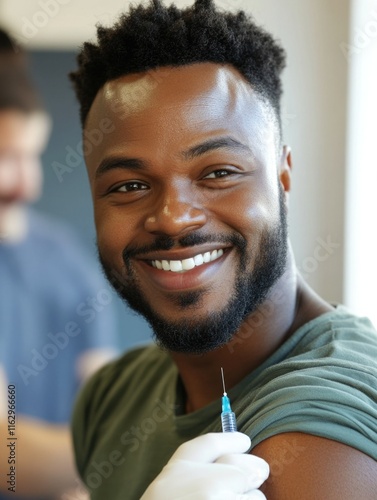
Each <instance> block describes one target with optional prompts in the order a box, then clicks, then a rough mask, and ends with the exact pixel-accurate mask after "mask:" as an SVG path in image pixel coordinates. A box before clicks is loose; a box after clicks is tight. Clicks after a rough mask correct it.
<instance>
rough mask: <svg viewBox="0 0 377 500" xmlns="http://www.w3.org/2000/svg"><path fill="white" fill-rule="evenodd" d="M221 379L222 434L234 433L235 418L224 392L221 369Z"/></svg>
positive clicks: (235, 428)
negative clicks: (222, 391) (222, 392)
mask: <svg viewBox="0 0 377 500" xmlns="http://www.w3.org/2000/svg"><path fill="white" fill-rule="evenodd" d="M221 377H222V380H223V388H224V394H223V397H222V412H221V425H222V428H223V432H236V431H237V422H236V416H235V414H234V412H233V411H232V408H231V407H230V401H229V398H228V396H227V393H226V391H225V382H224V371H223V369H222V368H221Z"/></svg>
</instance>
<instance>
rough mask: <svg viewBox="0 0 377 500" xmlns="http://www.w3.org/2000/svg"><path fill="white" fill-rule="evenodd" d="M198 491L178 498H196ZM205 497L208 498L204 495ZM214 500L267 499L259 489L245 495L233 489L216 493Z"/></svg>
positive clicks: (183, 499) (190, 499)
mask: <svg viewBox="0 0 377 500" xmlns="http://www.w3.org/2000/svg"><path fill="white" fill-rule="evenodd" d="M199 498H203V497H198V493H193V494H191V493H190V494H189V495H185V496H183V497H180V500H198V499H199ZM206 498H208V497H207V496H206ZM213 498H216V500H267V499H266V497H265V496H264V495H263V493H262V492H261V491H259V490H253V491H252V492H250V493H246V494H245V495H243V494H239V493H234V492H233V491H222V492H221V493H216V497H215V496H214V497H213Z"/></svg>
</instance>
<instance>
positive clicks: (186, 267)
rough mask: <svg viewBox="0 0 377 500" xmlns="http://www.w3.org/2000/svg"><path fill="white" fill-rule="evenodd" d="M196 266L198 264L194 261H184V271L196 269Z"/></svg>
mask: <svg viewBox="0 0 377 500" xmlns="http://www.w3.org/2000/svg"><path fill="white" fill-rule="evenodd" d="M195 264H196V262H195V260H194V259H185V260H182V269H183V270H184V271H189V270H190V269H194V267H195Z"/></svg>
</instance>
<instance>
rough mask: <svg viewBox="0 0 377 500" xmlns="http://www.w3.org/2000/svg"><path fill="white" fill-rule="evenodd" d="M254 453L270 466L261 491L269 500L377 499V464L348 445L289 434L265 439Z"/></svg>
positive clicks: (295, 433) (304, 435) (294, 433)
mask: <svg viewBox="0 0 377 500" xmlns="http://www.w3.org/2000/svg"><path fill="white" fill-rule="evenodd" d="M376 446H377V443H376ZM252 453H253V455H257V456H259V457H261V458H264V459H265V460H266V461H267V462H268V463H269V465H270V477H269V479H268V480H267V481H266V483H265V484H264V485H263V487H262V488H261V490H262V491H263V493H264V494H265V495H266V497H267V499H268V500H318V499H326V500H339V499H340V498H341V499H342V500H355V498H360V499H361V498H362V499H363V500H376V498H377V462H376V461H375V460H373V458H371V457H369V456H368V455H365V454H364V453H362V452H360V451H358V450H356V449H354V448H351V447H349V446H347V445H345V444H341V443H338V442H336V441H332V440H330V439H325V438H321V437H316V436H311V435H308V434H303V433H298V432H290V433H285V434H279V435H277V436H273V437H271V438H269V439H266V440H265V441H263V442H262V443H260V444H259V445H257V446H256V447H255V448H254V449H253V452H252Z"/></svg>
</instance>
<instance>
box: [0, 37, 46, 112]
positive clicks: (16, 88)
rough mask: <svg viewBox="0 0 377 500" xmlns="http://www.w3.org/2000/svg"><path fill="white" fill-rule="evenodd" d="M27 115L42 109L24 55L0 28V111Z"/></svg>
mask: <svg viewBox="0 0 377 500" xmlns="http://www.w3.org/2000/svg"><path fill="white" fill-rule="evenodd" d="M4 110H17V111H21V112H23V113H26V114H29V113H34V112H38V111H43V110H44V107H43V104H42V101H41V99H40V97H39V94H38V92H37V90H36V88H35V86H34V84H33V82H32V79H31V77H30V74H29V67H28V61H27V57H26V54H25V53H24V51H23V50H22V49H21V48H20V47H18V46H17V44H16V43H15V42H14V40H12V38H11V37H10V35H9V34H8V33H7V32H6V31H5V30H4V29H1V28H0V111H4Z"/></svg>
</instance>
